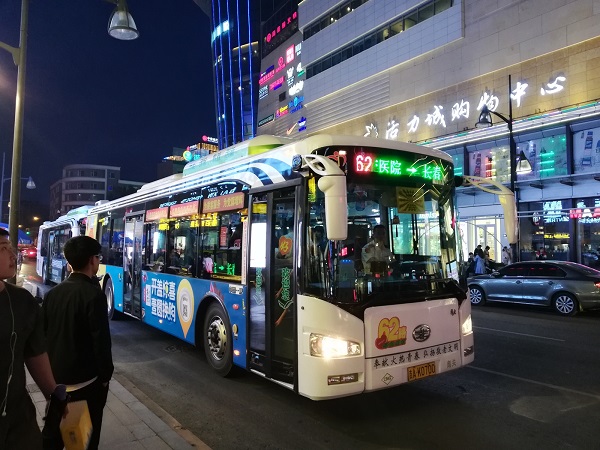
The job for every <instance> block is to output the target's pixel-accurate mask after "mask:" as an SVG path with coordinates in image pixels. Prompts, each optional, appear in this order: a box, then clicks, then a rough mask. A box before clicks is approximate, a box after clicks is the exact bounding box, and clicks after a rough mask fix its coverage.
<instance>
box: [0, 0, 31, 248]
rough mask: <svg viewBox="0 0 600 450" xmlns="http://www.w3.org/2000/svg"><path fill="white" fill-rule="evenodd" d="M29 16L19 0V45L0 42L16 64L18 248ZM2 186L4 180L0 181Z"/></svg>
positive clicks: (12, 220)
mask: <svg viewBox="0 0 600 450" xmlns="http://www.w3.org/2000/svg"><path fill="white" fill-rule="evenodd" d="M28 18H29V0H21V32H20V39H19V47H11V46H10V45H7V44H5V43H4V42H0V48H3V49H4V50H6V51H8V52H9V53H10V54H12V57H13V61H14V62H15V64H16V66H17V98H16V102H15V103H16V104H15V129H14V135H13V157H12V177H11V185H10V204H11V205H12V207H11V208H10V214H9V221H8V233H9V237H10V243H11V244H12V246H13V247H14V248H18V243H19V206H20V201H21V199H20V193H21V150H22V148H23V108H24V97H25V61H26V56H27V23H28ZM2 187H4V180H3V181H2Z"/></svg>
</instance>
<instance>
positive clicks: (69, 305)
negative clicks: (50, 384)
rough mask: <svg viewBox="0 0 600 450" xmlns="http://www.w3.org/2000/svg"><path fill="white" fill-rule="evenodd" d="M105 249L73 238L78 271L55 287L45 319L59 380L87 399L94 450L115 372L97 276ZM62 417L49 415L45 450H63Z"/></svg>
mask: <svg viewBox="0 0 600 450" xmlns="http://www.w3.org/2000/svg"><path fill="white" fill-rule="evenodd" d="M100 250H101V246H100V244H99V243H98V241H96V240H95V239H92V238H91V237H88V236H77V237H74V238H71V239H69V240H68V241H67V242H66V244H65V247H64V253H65V258H66V259H67V261H68V262H69V264H70V265H71V267H72V268H73V273H71V275H70V276H69V278H67V279H66V280H65V281H63V282H62V283H60V284H59V285H58V286H56V287H54V288H53V289H51V290H50V291H49V292H48V294H47V295H46V298H45V300H44V304H43V307H42V316H43V321H44V329H45V331H46V338H47V343H48V356H49V357H50V365H51V366H52V372H53V373H54V377H55V378H56V380H60V381H58V382H59V383H62V384H66V385H67V391H68V392H69V394H70V397H71V401H77V400H87V404H88V408H89V411H90V418H91V421H92V426H93V431H92V436H91V438H90V443H89V446H88V449H89V450H95V449H97V448H98V443H99V441H100V429H101V427H102V413H103V410H104V405H105V404H106V397H107V394H108V382H109V381H110V378H111V377H112V373H113V370H114V367H113V362H112V353H111V340H110V328H109V326H108V313H107V306H106V305H107V302H106V296H105V295H104V292H102V290H101V289H100V285H99V284H98V281H97V280H96V278H95V275H96V273H97V272H98V267H99V265H100V261H101V260H102V255H101V254H100ZM59 422H60V417H58V418H57V417H48V418H47V419H46V424H45V426H44V430H43V432H42V434H43V437H44V449H46V450H50V449H62V448H63V442H62V438H61V436H60V430H59Z"/></svg>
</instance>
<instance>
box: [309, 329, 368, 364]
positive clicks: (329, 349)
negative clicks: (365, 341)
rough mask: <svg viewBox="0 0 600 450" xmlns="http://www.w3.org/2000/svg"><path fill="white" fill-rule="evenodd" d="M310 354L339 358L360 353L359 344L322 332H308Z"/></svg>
mask: <svg viewBox="0 0 600 450" xmlns="http://www.w3.org/2000/svg"><path fill="white" fill-rule="evenodd" d="M310 355H311V356H320V357H321V358H341V357H343V356H356V355H360V344H358V343H357V342H352V341H346V340H345V339H338V338H333V337H331V336H324V335H322V334H316V333H311V334H310Z"/></svg>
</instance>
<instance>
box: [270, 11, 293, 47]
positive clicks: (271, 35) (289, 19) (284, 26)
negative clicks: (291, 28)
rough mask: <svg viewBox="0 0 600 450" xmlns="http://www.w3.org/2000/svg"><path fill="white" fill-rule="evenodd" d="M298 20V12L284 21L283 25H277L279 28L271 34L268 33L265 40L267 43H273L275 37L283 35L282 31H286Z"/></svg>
mask: <svg viewBox="0 0 600 450" xmlns="http://www.w3.org/2000/svg"><path fill="white" fill-rule="evenodd" d="M297 18H298V11H294V12H293V13H292V15H291V16H289V17H288V18H287V19H284V20H283V21H282V22H281V24H279V25H277V27H276V28H275V29H274V30H273V31H271V32H270V33H267V36H266V37H265V40H266V41H267V42H271V39H273V38H274V37H275V36H277V34H279V33H281V31H282V30H284V29H285V28H286V27H287V26H288V25H291V24H292V20H296V19H297Z"/></svg>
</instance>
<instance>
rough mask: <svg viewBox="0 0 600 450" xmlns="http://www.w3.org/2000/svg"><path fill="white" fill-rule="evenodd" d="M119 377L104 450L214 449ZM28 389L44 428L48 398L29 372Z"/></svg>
mask: <svg viewBox="0 0 600 450" xmlns="http://www.w3.org/2000/svg"><path fill="white" fill-rule="evenodd" d="M26 372H27V371H26ZM116 377H117V378H119V379H120V380H121V382H122V383H121V382H119V381H118V380H116V379H115V378H114V377H113V379H112V380H111V381H110V389H109V392H108V401H107V402H106V407H105V408H104V419H103V421H102V434H101V435H100V450H144V449H148V450H169V449H173V450H189V449H201V450H210V447H208V446H207V445H206V444H205V443H204V442H202V441H201V440H200V439H198V438H197V437H196V436H194V435H193V434H192V433H191V432H190V431H188V430H185V429H183V428H182V426H181V424H180V423H179V422H177V421H176V420H175V419H174V418H173V417H171V416H170V415H169V414H168V413H167V412H166V411H164V410H163V409H162V408H161V407H160V406H158V405H157V404H156V403H154V402H153V401H152V400H151V399H150V398H148V397H147V396H146V395H144V394H143V393H142V392H141V391H139V390H138V389H137V388H136V387H135V386H133V385H132V384H131V383H129V382H128V381H127V380H126V379H124V378H122V377H119V376H118V375H116ZM123 385H125V386H127V387H124V386H123ZM27 390H28V391H29V395H30V396H31V399H32V400H33V403H34V404H35V407H36V409H37V413H38V414H37V419H38V424H39V425H40V427H42V426H43V424H44V421H43V420H42V417H43V414H44V409H45V408H46V399H45V398H44V396H43V395H42V393H41V392H40V390H39V388H38V387H37V385H36V384H35V382H34V381H33V379H32V378H31V375H29V372H27ZM132 392H133V393H135V396H134V395H133V393H132Z"/></svg>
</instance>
